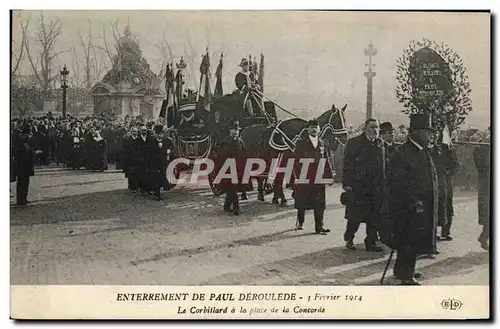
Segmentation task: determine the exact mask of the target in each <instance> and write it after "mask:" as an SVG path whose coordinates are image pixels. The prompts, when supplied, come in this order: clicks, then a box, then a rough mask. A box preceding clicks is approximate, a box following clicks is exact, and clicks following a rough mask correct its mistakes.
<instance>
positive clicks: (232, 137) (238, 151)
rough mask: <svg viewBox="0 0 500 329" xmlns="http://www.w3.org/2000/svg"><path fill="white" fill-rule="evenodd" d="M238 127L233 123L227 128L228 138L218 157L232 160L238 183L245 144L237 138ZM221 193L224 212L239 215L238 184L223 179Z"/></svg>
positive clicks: (224, 141) (222, 145)
mask: <svg viewBox="0 0 500 329" xmlns="http://www.w3.org/2000/svg"><path fill="white" fill-rule="evenodd" d="M239 130H240V127H239V124H238V123H234V124H232V125H231V126H230V127H229V136H228V137H226V138H225V139H224V140H223V141H222V144H221V150H220V156H221V159H224V160H227V159H234V161H235V162H236V167H237V176H238V181H239V177H240V176H241V175H240V173H241V164H242V160H243V151H244V150H245V144H244V143H243V140H242V139H241V138H240V137H239V136H238V133H239ZM220 184H221V186H222V188H223V191H224V192H225V193H226V199H225V200H224V211H227V212H231V211H232V212H233V214H235V215H239V214H240V204H239V200H238V186H239V184H238V182H233V181H231V179H230V178H224V179H222V180H221V182H220Z"/></svg>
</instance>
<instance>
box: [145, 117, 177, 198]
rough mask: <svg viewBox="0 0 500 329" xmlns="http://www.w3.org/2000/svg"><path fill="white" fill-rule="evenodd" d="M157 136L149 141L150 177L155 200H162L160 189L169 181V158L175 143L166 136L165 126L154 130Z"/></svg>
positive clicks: (159, 126)
mask: <svg viewBox="0 0 500 329" xmlns="http://www.w3.org/2000/svg"><path fill="white" fill-rule="evenodd" d="M154 131H155V136H154V138H150V139H149V141H148V143H149V144H148V148H149V152H148V153H149V161H148V162H149V170H148V176H149V180H150V186H151V189H152V190H153V193H154V196H155V199H156V200H157V201H160V200H161V195H160V189H161V188H162V187H163V186H165V181H166V179H167V176H166V175H167V174H166V172H167V166H168V157H169V155H170V153H171V152H172V149H173V142H172V140H171V139H170V138H169V137H166V138H165V136H164V134H163V126H161V125H158V126H156V127H155V128H154Z"/></svg>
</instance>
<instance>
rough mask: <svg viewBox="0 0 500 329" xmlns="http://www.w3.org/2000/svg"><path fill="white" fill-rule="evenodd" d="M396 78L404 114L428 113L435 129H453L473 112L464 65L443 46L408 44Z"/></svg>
mask: <svg viewBox="0 0 500 329" xmlns="http://www.w3.org/2000/svg"><path fill="white" fill-rule="evenodd" d="M396 78H397V80H398V87H397V89H396V97H397V98H398V100H399V101H400V103H402V104H403V107H404V109H403V113H405V114H409V115H411V114H415V113H423V112H429V113H430V114H431V116H432V122H433V126H434V127H435V128H436V129H439V130H442V129H443V128H444V127H445V126H448V127H450V129H451V130H454V129H456V128H457V127H458V126H459V125H460V124H462V123H463V122H464V120H465V118H466V116H467V114H468V113H469V112H470V111H471V110H472V102H471V99H470V92H471V87H470V82H469V77H468V75H467V72H466V68H465V65H464V62H463V60H462V59H461V58H460V56H458V54H457V53H455V52H454V51H453V50H451V48H449V47H448V46H447V45H446V44H444V43H437V42H436V41H432V40H428V39H423V40H422V41H411V42H410V45H409V47H408V48H407V49H405V51H404V52H403V55H402V56H401V57H400V58H399V59H398V60H397V73H396Z"/></svg>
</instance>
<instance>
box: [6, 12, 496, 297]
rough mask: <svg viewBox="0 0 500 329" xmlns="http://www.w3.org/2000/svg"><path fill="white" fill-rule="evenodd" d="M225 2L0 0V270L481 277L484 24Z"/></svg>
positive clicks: (352, 280) (386, 281)
mask: <svg viewBox="0 0 500 329" xmlns="http://www.w3.org/2000/svg"><path fill="white" fill-rule="evenodd" d="M97 13H99V14H97ZM232 15H234V14H231V13H229V12H226V13H224V12H210V13H209V12H207V13H203V14H201V13H200V12H198V13H197V12H182V13H181V12H178V13H175V12H168V11H158V12H140V11H137V12H135V11H130V12H125V11H123V12H120V11H106V12H105V11H103V12H92V11H88V12H85V11H84V12H77V11H12V12H11V26H12V27H11V28H12V39H11V53H12V56H11V94H10V95H11V96H10V102H11V103H10V248H11V249H10V262H11V265H10V273H11V276H10V281H11V284H12V285H54V284H67V285H76V284H80V285H83V284H95V285H152V284H162V285H324V286H327V285H346V286H347V285H412V286H417V285H425V286H427V285H489V280H490V263H491V258H490V252H489V248H490V225H489V224H490V216H491V215H490V170H491V169H490V164H491V156H490V152H491V141H490V139H491V137H490V136H491V128H490V95H489V90H490V76H489V70H490V66H489V65H490V60H489V44H490V40H489V32H488V31H489V29H490V27H489V21H488V20H486V23H487V24H484V22H485V20H481V19H478V20H477V22H476V21H474V19H473V18H471V21H472V23H471V25H470V26H468V25H467V26H465V25H464V26H461V25H460V24H458V23H457V22H456V21H455V20H451V19H450V20H446V19H444V18H443V20H442V22H441V24H443V25H439V24H438V23H437V22H436V21H433V20H432V18H430V17H429V18H425V17H426V16H422V17H424V18H422V24H421V26H420V25H418V26H415V25H412V24H410V23H408V22H405V20H404V19H402V17H400V16H399V18H396V17H397V16H396V15H393V16H391V15H388V16H387V17H385V16H384V17H385V18H384V24H385V25H384V26H385V27H384V29H382V28H380V29H379V28H375V27H374V28H368V26H369V25H370V24H375V23H374V22H375V21H374V20H369V19H368V20H367V22H366V23H364V24H366V26H365V25H363V26H361V27H357V28H354V26H355V25H357V23H356V21H355V20H354V19H350V18H349V14H348V13H346V14H345V16H343V18H342V17H341V16H342V15H341V14H337V16H335V17H339V18H338V19H337V18H335V19H332V18H330V16H329V15H330V14H329V13H328V12H304V13H303V14H301V15H303V17H306V18H302V19H299V18H298V17H299V16H297V15H295V14H294V13H293V12H280V13H271V12H263V13H260V14H250V13H247V12H241V13H239V14H238V15H239V16H238V23H236V21H235V17H233V16H232ZM380 15H382V13H381V14H380ZM257 17H259V18H257ZM367 17H368V16H367ZM278 18H279V19H280V22H283V23H280V24H278V25H277V24H276V23H275V22H274V19H278ZM357 20H358V22H359V18H357ZM273 22H274V24H273ZM285 23H286V24H285ZM281 25H283V26H281ZM285 26H286V27H285ZM374 26H376V25H374ZM443 26H445V27H446V28H443ZM467 29H470V31H467ZM351 30H352V31H351ZM445 30H446V31H447V32H445ZM486 32H488V33H486ZM464 33H467V35H471V33H472V34H473V35H474V37H473V38H469V39H467V40H465V37H463V36H464ZM419 289H422V288H419Z"/></svg>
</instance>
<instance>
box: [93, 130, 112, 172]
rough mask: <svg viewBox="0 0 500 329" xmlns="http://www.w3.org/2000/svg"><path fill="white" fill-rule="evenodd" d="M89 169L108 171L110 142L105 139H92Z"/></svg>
mask: <svg viewBox="0 0 500 329" xmlns="http://www.w3.org/2000/svg"><path fill="white" fill-rule="evenodd" d="M89 144H90V154H89V157H88V162H89V169H91V170H101V171H103V170H108V142H107V141H106V139H104V138H102V137H101V138H97V139H96V138H92V139H91V140H90V142H89Z"/></svg>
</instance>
